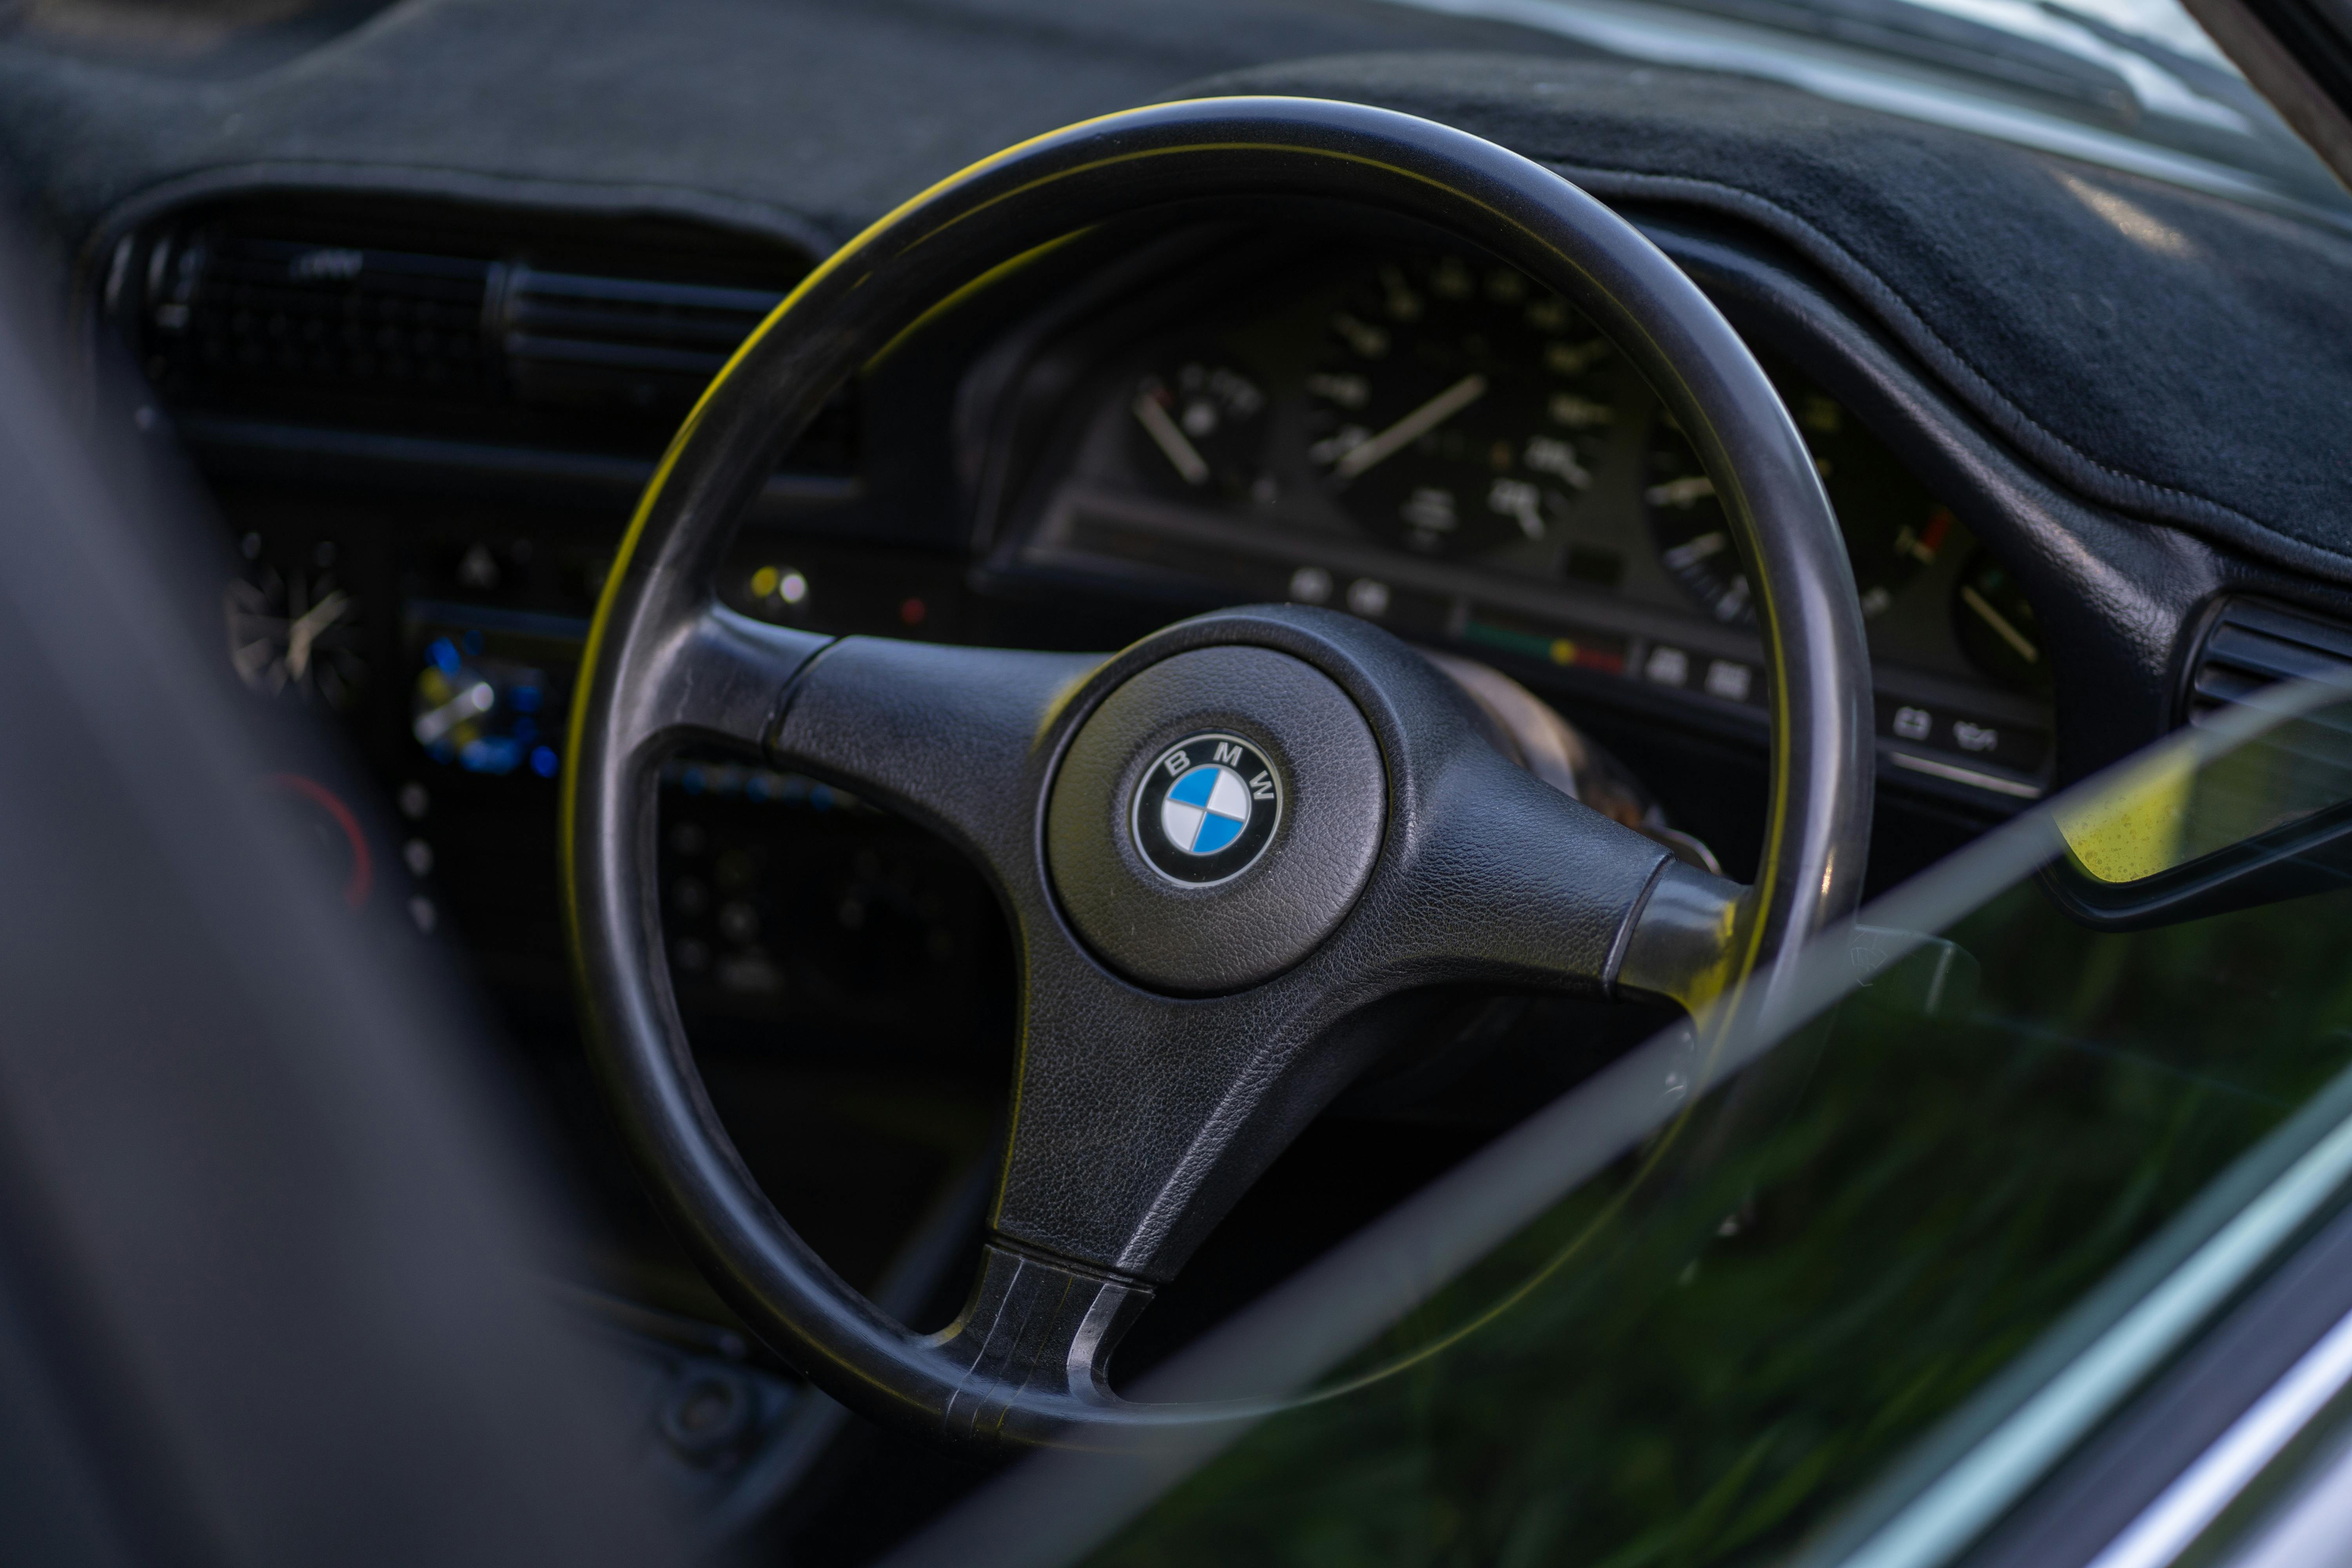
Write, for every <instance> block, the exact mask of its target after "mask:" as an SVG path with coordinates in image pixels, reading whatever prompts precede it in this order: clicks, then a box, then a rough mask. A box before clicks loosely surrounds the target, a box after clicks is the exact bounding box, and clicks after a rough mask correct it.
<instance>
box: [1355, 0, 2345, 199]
mask: <svg viewBox="0 0 2352 1568" xmlns="http://www.w3.org/2000/svg"><path fill="white" fill-rule="evenodd" d="M1395 3H1396V4H1398V5H1404V6H1409V7H1411V8H1412V9H1414V10H1420V11H1430V12H1438V13H1442V14H1444V15H1448V16H1476V17H1484V18H1489V19H1492V20H1496V21H1506V22H1510V23H1514V24H1517V25H1518V26H1524V27H1529V28H1534V29H1538V30H1540V31H1542V32H1546V33H1549V34H1551V35H1553V36H1554V37H1561V38H1567V39H1572V40H1574V41H1575V42H1577V43H1579V44H1581V45H1584V46H1587V47H1592V48H1596V49H1599V50H1601V51H1603V52H1606V53H1609V54H1613V55H1619V56H1622V57H1625V58H1633V59H1642V60H1647V61H1651V62H1654V63H1656V64H1660V65H1673V66H1685V67H1692V68H1700V69H1708V70H1721V71H1730V72H1735V73H1738V74H1740V75H1744V76H1754V77H1760V78H1763V79H1768V80H1773V81H1780V82H1783V83H1785V84H1787V85H1789V86H1791V87H1796V88H1801V89H1803V90H1805V91H1807V92H1811V93H1813V94H1816V95H1818V96H1820V97H1823V98H1831V99H1835V100H1839V101H1841V102H1846V103H1853V104H1857V105H1860V106H1862V107H1864V108H1869V109H1875V110H1881V111H1884V112H1886V113H1891V114H1898V115H1901V116H1904V117H1905V118H1906V119H1912V120H1922V121H1928V122H1930V123H1934V124H1939V125H1949V126H1953V127H1956V128H1958V129H1960V130H1965V131H1971V132H1977V133H1979V134H1980V135H1985V136H1990V137H1995V138H1998V139H2000V140H2002V141H2007V142H2016V143H2019V144H2020V145H2023V146H2029V147H2035V148H2039V149H2041V150H2042V151H2044V152H2052V153H2063V154H2064V155H2066V156H2069V157H2074V158H2079V159H2083V160H2084V161H2087V162H2091V163H2102V164H2105V165H2107V166H2109V167H2114V168H2120V169H2126V170H2129V171H2131V172H2133V173H2137V174H2147V175H2150V176H2153V177H2155V178H2158V179H2162V180H2167V181H2169V182H2171V183H2173V184H2181V185H2186V186H2189V187H2191V188H2194V189H2200V190H2206V191H2210V192H2213V193H2214V194H2217V195H2227V196H2231V197H2232V198H2235V199H2239V200H2245V201H2252V202H2256V203H2260V204H2262V205H2267V206H2273V207H2276V208H2281V209H2284V210H2291V211H2295V212H2297V213H2299V214H2301V215H2303V216H2316V217H2320V218H2322V219H2323V220H2324V221H2328V222H2332V223H2335V224H2337V225H2339V226H2340V225H2344V224H2346V223H2347V222H2352V196H2347V193H2346V192H2345V190H2344V188H2343V186H2342V185H2340V184H2337V182H2336V179H2335V178H2334V177H2333V176H2332V175H2331V174H2329V173H2328V172H2327V170H2326V166H2325V165H2323V164H2322V163H2320V162H2319V160H2318V159H2317V158H2316V157H2315V156H2314V155H2313V153H2311V150H2310V149H2309V148H2307V147H2306V146H2305V145H2304V144H2303V142H2301V141H2300V140H2298V139H2297V138H2296V137H2295V135H2294V132H2291V131H2289V130H2288V129H2287V127H2286V125H2285V123H2284V121H2281V120H2280V119H2279V118H2278V116H2277V114H2276V113H2274V112H2273V110H2272V109H2271V108H2270V106H2269V105H2268V104H2267V103H2265V102H2264V101H2263V100H2262V99H2261V98H2260V97H2259V96H2258V95H2257V94H2256V93H2255V92H2254V91H2253V89H2252V88H2250V87H2248V86H2247V85H2246V82H2245V80H2244V79H2243V78H2242V77H2241V76H2240V74H2239V73H2238V71H2237V68H2235V67H2234V66H2232V65H2231V63H2230V62H2229V60H2228V59H2227V58H2225V57H2224V56H2223V55H2222V54H2221V50H2220V49H2218V48H2217V47H2215V46H2214V44H2213V42H2212V40H2211V39H2210V38H2209V37H2207V36H2206V34H2205V33H2204V31H2203V30H2202V29H2201V28H2200V27H2199V26H2198V25H2197V24H2196V22H2195V21H2194V20H2192V19H2191V18H2190V17H2189V14H2188V13H2187V12H2186V11H2184V10H2182V9H2181V8H2180V6H2179V5H2177V4H2175V3H2174V0H2066V3H2063V4H2062V3H2060V0H1672V4H1671V5H1655V4H1649V3H1647V0H1395Z"/></svg>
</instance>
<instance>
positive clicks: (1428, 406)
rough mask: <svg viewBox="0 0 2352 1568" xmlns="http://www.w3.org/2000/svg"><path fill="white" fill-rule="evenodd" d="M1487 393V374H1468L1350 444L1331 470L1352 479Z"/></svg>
mask: <svg viewBox="0 0 2352 1568" xmlns="http://www.w3.org/2000/svg"><path fill="white" fill-rule="evenodd" d="M1484 396H1486V377H1485V376H1483V375H1465V376H1464V377H1463V378H1462V379H1461V380H1460V381H1457V382H1455V383H1454V384H1453V385H1452V386H1449V387H1447V388H1446V389H1445V390H1444V391H1443V392H1441V393H1439V394H1438V395H1436V396H1434V397H1433V398H1431V399H1430V400H1429V401H1428V402H1426V403H1424V404H1423V405H1421V406H1420V407H1418V408H1416V409H1414V410H1413V411H1412V413H1410V414H1408V415H1406V416H1404V417H1403V418H1402V419H1400V420H1398V421H1397V422H1396V423H1395V424H1393V425H1391V426H1389V427H1388V428H1387V429H1385V430H1383V431H1381V433H1380V434H1379V435H1377V436H1375V437H1372V438H1371V439H1370V440H1369V441H1366V442H1364V443H1362V444H1361V445H1360V446H1355V447H1349V448H1348V454H1347V456H1345V457H1343V458H1340V459H1339V461H1338V462H1336V463H1334V464H1332V465H1331V472H1332V473H1334V474H1336V475H1337V476H1339V478H1340V479H1354V478H1355V477H1356V476H1357V475H1358V474H1360V473H1362V472H1363V471H1364V470H1365V469H1366V468H1370V467H1371V466H1372V465H1373V464H1374V463H1377V462H1379V461H1380V460H1381V458H1387V457H1390V456H1392V455H1393V454H1395V453H1396V452H1398V451H1399V450H1401V449H1402V448H1403V447H1409V446H1411V445H1412V443H1413V442H1415V441H1418V440H1420V439H1421V438H1422V437H1423V436H1426V435H1428V434H1429V433H1430V432H1431V431H1432V430H1434V429H1436V428H1437V427H1438V426H1440V425H1443V424H1444V423H1445V422H1446V421H1447V420H1448V419H1451V418H1453V417H1454V416H1455V415H1457V414H1459V413H1461V412H1462V411H1463V410H1464V409H1465V408H1467V407H1469V406H1470V405H1472V404H1474V403H1475V402H1477V401H1478V400H1479V399H1480V398H1482V397H1484Z"/></svg>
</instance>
